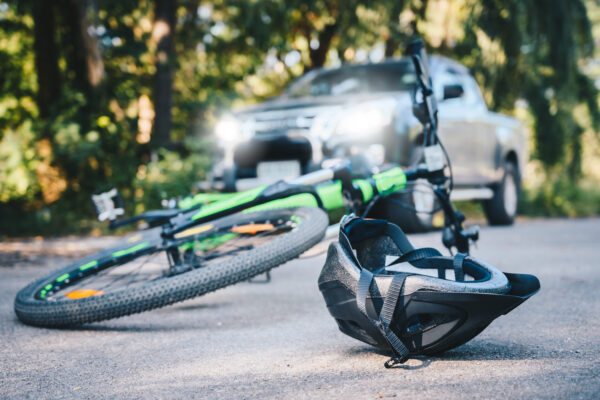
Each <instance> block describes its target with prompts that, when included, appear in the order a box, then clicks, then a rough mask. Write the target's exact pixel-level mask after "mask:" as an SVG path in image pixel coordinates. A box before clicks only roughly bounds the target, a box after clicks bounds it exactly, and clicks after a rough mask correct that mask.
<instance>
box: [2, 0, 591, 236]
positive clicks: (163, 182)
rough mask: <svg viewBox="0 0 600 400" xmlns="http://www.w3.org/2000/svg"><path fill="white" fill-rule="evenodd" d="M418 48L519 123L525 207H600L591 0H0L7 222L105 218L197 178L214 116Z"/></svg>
mask: <svg viewBox="0 0 600 400" xmlns="http://www.w3.org/2000/svg"><path fill="white" fill-rule="evenodd" d="M415 37H421V38H422V39H423V40H424V41H425V43H426V47H427V50H428V52H430V53H431V54H439V55H443V56H446V57H449V58H451V59H453V60H456V61H458V62H459V63H461V64H462V65H464V66H466V67H467V68H468V69H469V71H470V73H471V74H472V76H473V77H474V78H475V80H476V81H477V83H478V84H479V87H480V88H481V91H482V95H483V98H484V99H485V102H486V103H487V106H488V108H489V109H490V110H493V111H497V112H501V113H503V114H506V115H510V116H513V117H516V118H518V119H520V120H521V121H522V123H523V124H524V126H525V127H526V128H527V130H528V132H529V136H528V143H527V146H528V153H529V161H528V162H527V164H526V166H525V176H524V182H523V193H522V196H521V204H520V213H521V214H522V215H531V216H544V215H561V216H587V215H597V214H599V213H600V140H599V133H598V132H600V107H599V95H598V91H599V89H600V3H599V2H598V1H597V0H453V1H450V0H396V1H369V0H367V1H359V0H349V1H310V0H308V1H295V0H288V1H279V0H253V1H250V0H248V1H227V0H223V1H219V0H217V1H212V2H204V1H194V0H178V1H166V0H155V1H130V0H120V1H111V0H82V1H77V0H56V1H49V0H21V1H10V2H0V87H1V90H0V236H31V235H55V234H66V233H87V232H98V227H99V225H98V224H97V223H96V222H94V221H95V218H94V214H93V210H92V207H91V203H90V200H89V196H90V195H91V194H92V193H94V192H97V191H98V190H99V189H105V188H108V187H110V186H111V185H114V186H116V187H118V188H119V190H120V191H121V193H122V195H123V197H124V200H125V203H126V208H127V209H128V210H129V211H130V213H139V212H142V211H144V210H148V209H153V208H157V207H160V206H161V202H162V201H163V200H165V199H168V198H171V197H175V196H184V195H187V194H189V193H190V192H193V191H194V190H197V189H195V188H196V186H197V183H198V182H199V181H201V180H203V179H205V178H206V174H207V173H209V171H211V168H212V167H213V165H214V160H215V157H218V156H217V155H216V150H215V149H216V148H218V146H216V145H217V144H218V143H217V142H218V140H219V139H218V137H217V136H215V135H214V134H213V131H214V127H215V124H217V121H218V120H219V119H220V118H221V117H222V116H223V115H225V114H227V113H228V112H230V111H231V110H238V109H240V108H242V107H244V106H248V105H250V104H255V103H260V102H262V101H264V100H265V99H268V98H270V97H272V96H276V95H279V94H281V93H282V91H283V90H284V89H285V88H286V86H287V85H288V84H289V83H290V82H291V81H293V80H294V79H296V78H298V77H300V76H302V75H303V74H305V73H307V72H309V71H311V70H315V69H318V68H321V67H339V66H342V65H344V64H354V63H366V62H380V61H383V60H384V59H385V58H388V57H400V56H402V51H403V49H404V47H405V46H406V44H407V43H408V42H409V41H410V40H412V39H414V38H415Z"/></svg>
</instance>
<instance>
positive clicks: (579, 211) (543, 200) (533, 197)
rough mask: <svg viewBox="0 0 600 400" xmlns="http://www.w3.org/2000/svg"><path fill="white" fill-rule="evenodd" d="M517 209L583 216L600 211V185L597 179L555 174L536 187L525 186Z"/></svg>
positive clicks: (528, 212) (537, 214) (528, 213)
mask: <svg viewBox="0 0 600 400" xmlns="http://www.w3.org/2000/svg"><path fill="white" fill-rule="evenodd" d="M520 212H521V213H523V214H526V215H531V216H568V217H586V216H594V215H598V214H600V189H599V188H598V185H597V183H596V182H594V181H592V180H587V179H585V180H583V181H581V182H579V183H578V184H573V181H572V180H571V179H570V178H568V177H567V176H564V175H563V176H559V177H554V178H553V179H551V180H549V181H547V182H546V183H545V184H544V185H542V186H541V187H537V188H526V189H525V190H524V193H523V199H522V201H521V206H520Z"/></svg>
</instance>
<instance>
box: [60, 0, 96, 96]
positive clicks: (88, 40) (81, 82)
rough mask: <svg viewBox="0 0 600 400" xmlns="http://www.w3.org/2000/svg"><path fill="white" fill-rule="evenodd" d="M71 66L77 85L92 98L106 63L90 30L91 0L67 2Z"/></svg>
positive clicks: (70, 0) (66, 19)
mask: <svg viewBox="0 0 600 400" xmlns="http://www.w3.org/2000/svg"><path fill="white" fill-rule="evenodd" d="M63 4H65V8H66V10H65V21H64V22H65V27H66V28H67V41H68V51H67V53H68V60H69V67H70V69H71V70H72V71H74V73H75V82H74V84H75V87H76V88H78V89H79V90H82V91H83V92H85V93H86V95H87V96H88V100H91V98H92V94H93V91H94V90H95V89H96V88H97V87H98V85H99V84H100V82H101V80H102V76H103V74H104V64H103V62H102V57H101V54H100V48H99V46H98V42H97V40H96V37H95V36H93V35H91V34H90V32H89V31H88V28H89V27H90V26H89V24H88V20H87V15H86V14H87V11H88V6H89V2H88V1H80V0H69V1H67V2H65V3H63Z"/></svg>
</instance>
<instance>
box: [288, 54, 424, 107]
mask: <svg viewBox="0 0 600 400" xmlns="http://www.w3.org/2000/svg"><path fill="white" fill-rule="evenodd" d="M415 80H416V77H415V74H414V68H413V66H412V63H410V62H408V61H399V62H396V63H385V64H370V65H353V66H348V67H342V68H338V69H332V70H322V71H318V72H315V73H309V74H307V75H305V76H303V77H301V78H300V79H298V80H297V81H295V82H294V83H292V84H291V85H290V87H289V88H288V89H287V90H286V91H285V96H287V97H293V98H297V97H308V96H340V95H345V94H357V93H378V92H396V91H404V90H411V89H412V86H413V85H414V83H415Z"/></svg>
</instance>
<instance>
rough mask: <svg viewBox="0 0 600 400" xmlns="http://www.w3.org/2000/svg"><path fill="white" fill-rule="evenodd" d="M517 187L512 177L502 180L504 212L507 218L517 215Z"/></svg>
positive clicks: (507, 176) (508, 176)
mask: <svg viewBox="0 0 600 400" xmlns="http://www.w3.org/2000/svg"><path fill="white" fill-rule="evenodd" d="M517 202H518V194H517V185H516V183H515V178H514V177H513V176H512V175H510V174H509V175H506V177H505V178H504V211H506V215H508V216H509V217H514V216H515V215H516V214H517Z"/></svg>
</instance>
